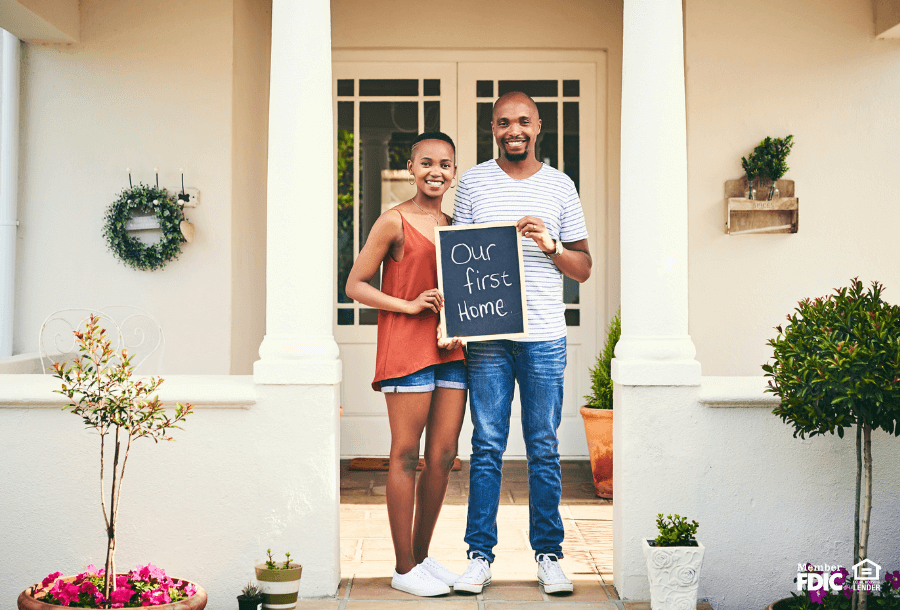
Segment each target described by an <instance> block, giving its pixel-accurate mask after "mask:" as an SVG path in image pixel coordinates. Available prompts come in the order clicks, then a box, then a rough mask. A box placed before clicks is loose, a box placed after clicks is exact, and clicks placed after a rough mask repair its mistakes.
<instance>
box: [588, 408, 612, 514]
mask: <svg viewBox="0 0 900 610" xmlns="http://www.w3.org/2000/svg"><path fill="white" fill-rule="evenodd" d="M581 417H582V418H583V419H584V435H585V436H586V437H587V444H588V453H589V454H590V456H591V473H592V474H593V475H594V490H595V491H596V492H597V496H598V497H600V498H612V494H613V434H612V426H613V410H612V409H591V408H590V407H587V406H582V407H581Z"/></svg>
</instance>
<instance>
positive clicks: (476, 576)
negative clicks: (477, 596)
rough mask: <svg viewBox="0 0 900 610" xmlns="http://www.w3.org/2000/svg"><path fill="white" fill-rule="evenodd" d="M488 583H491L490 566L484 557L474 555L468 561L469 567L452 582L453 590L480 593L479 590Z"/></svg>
mask: <svg viewBox="0 0 900 610" xmlns="http://www.w3.org/2000/svg"><path fill="white" fill-rule="evenodd" d="M489 584H491V566H490V565H489V564H488V562H487V560H486V559H485V558H484V557H481V556H480V555H476V556H474V557H472V559H471V560H470V561H469V567H467V568H466V571H465V572H464V573H463V575H462V576H460V577H459V579H458V580H457V581H456V582H455V583H453V590H454V591H467V592H469V593H481V590H482V589H484V587H485V586H486V585H489Z"/></svg>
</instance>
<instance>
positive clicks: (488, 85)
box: [475, 80, 494, 97]
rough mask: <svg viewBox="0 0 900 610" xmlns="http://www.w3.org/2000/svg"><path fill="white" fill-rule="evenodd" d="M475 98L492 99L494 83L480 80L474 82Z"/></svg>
mask: <svg viewBox="0 0 900 610" xmlns="http://www.w3.org/2000/svg"><path fill="white" fill-rule="evenodd" d="M475 96H476V97H494V81H492V80H480V81H475Z"/></svg>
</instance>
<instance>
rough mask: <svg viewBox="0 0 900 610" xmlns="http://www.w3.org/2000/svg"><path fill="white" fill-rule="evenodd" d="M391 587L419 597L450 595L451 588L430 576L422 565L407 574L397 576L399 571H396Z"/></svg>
mask: <svg viewBox="0 0 900 610" xmlns="http://www.w3.org/2000/svg"><path fill="white" fill-rule="evenodd" d="M391 586H392V587H394V588H395V589H398V590H400V591H406V592H407V593H412V594H413V595H418V596H419V597H434V596H435V595H446V594H447V593H450V587H448V586H447V585H445V584H444V583H442V582H441V581H439V580H438V579H437V578H435V577H434V576H432V575H431V574H429V573H428V570H426V569H425V568H423V567H422V564H419V565H417V566H416V567H414V568H413V569H412V570H410V571H409V572H407V573H406V574H397V571H396V570H394V577H393V578H392V579H391Z"/></svg>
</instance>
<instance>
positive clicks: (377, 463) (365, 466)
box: [347, 457, 462, 471]
mask: <svg viewBox="0 0 900 610" xmlns="http://www.w3.org/2000/svg"><path fill="white" fill-rule="evenodd" d="M390 464H391V460H390V459H388V458H375V457H359V458H353V459H352V460H350V465H349V466H348V467H347V468H348V470H368V471H387V469H388V467H389V466H390ZM423 468H425V460H423V459H419V465H418V466H417V467H416V470H422V469H423ZM460 469H462V462H460V461H459V458H456V459H455V460H453V468H452V469H451V470H460Z"/></svg>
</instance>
